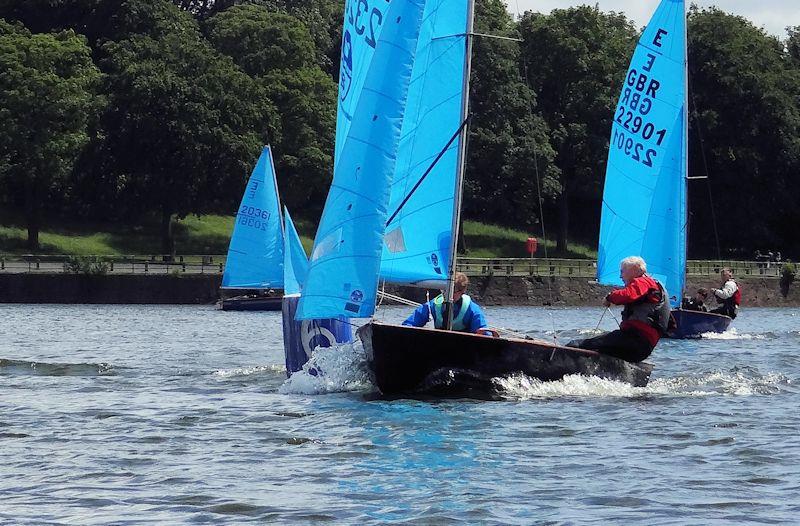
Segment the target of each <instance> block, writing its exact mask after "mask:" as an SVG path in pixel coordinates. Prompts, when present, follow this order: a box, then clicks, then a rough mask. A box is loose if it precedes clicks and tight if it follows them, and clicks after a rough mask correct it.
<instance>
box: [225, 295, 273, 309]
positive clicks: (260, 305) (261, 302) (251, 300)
mask: <svg viewBox="0 0 800 526" xmlns="http://www.w3.org/2000/svg"><path fill="white" fill-rule="evenodd" d="M282 301H283V298H282V297H281V296H263V297H262V296H257V297H253V296H235V297H233V298H225V299H223V300H222V310H236V311H279V310H281V302H282Z"/></svg>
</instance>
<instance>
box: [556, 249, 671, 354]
mask: <svg viewBox="0 0 800 526" xmlns="http://www.w3.org/2000/svg"><path fill="white" fill-rule="evenodd" d="M620 277H622V281H623V282H624V283H625V288H622V289H618V290H615V291H613V292H611V293H610V294H608V296H606V299H605V302H604V304H605V306H606V307H610V306H611V305H612V304H613V305H624V307H625V308H624V309H623V311H622V323H621V324H620V326H619V330H616V331H611V332H607V333H605V334H601V335H600V336H596V337H594V338H588V339H586V340H579V341H572V342H569V343H568V344H567V345H568V346H570V347H580V348H582V349H591V350H594V351H598V352H601V353H603V354H608V355H610V356H614V357H617V358H621V359H623V360H626V361H629V362H641V361H642V360H644V359H645V358H647V357H648V356H650V353H652V352H653V349H654V348H655V346H656V344H657V343H658V340H659V339H660V338H661V336H663V335H665V334H666V333H667V330H668V327H669V320H670V306H669V300H668V298H669V296H668V295H667V291H666V289H665V288H664V286H663V285H661V283H659V282H658V281H656V280H655V279H653V278H651V277H650V276H648V275H647V265H646V263H645V262H644V260H643V259H642V258H640V257H637V256H631V257H629V258H625V259H623V260H622V262H621V263H620Z"/></svg>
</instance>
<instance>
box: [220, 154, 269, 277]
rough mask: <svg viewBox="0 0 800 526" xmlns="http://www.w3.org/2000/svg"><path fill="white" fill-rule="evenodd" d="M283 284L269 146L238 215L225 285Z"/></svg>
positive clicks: (254, 172) (254, 173)
mask: <svg viewBox="0 0 800 526" xmlns="http://www.w3.org/2000/svg"><path fill="white" fill-rule="evenodd" d="M282 286H283V227H282V225H281V214H280V204H279V199H278V186H277V183H276V181H275V168H274V165H273V162H272V151H271V149H270V147H269V146H265V147H264V150H263V151H262V152H261V156H260V157H259V158H258V163H257V164H256V167H255V168H254V169H253V173H252V174H251V175H250V180H249V181H248V182H247V187H246V188H245V192H244V195H243V196H242V202H241V204H240V205H239V211H238V212H237V214H236V222H235V224H234V227H233V235H232V236H231V241H230V245H229V247H228V258H227V260H226V262H225V273H224V274H223V277H222V287H223V288H246V289H261V288H280V287H282Z"/></svg>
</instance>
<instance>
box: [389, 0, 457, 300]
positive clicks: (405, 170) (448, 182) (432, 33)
mask: <svg viewBox="0 0 800 526" xmlns="http://www.w3.org/2000/svg"><path fill="white" fill-rule="evenodd" d="M468 26H469V2H467V1H465V0H429V1H428V2H427V5H426V7H425V17H424V21H423V23H422V28H421V30H420V36H419V43H418V45H417V52H416V58H415V62H414V69H413V73H412V77H411V84H410V86H409V93H408V102H407V104H406V112H405V118H404V120H403V131H402V134H401V138H400V145H399V149H398V153H397V163H396V165H395V171H394V176H393V178H392V191H391V197H390V200H389V214H390V217H391V215H393V214H395V212H397V214H396V216H395V217H394V218H392V219H391V221H390V223H389V224H388V225H387V226H386V234H385V238H384V246H383V253H382V257H381V278H383V279H385V280H386V281H389V282H391V283H402V284H422V283H425V284H428V285H432V284H434V282H443V281H444V280H446V279H447V271H448V265H449V263H450V249H451V240H452V223H453V214H454V209H453V208H454V203H455V193H456V184H457V175H458V170H459V165H458V162H459V149H460V148H461V135H460V134H458V131H459V129H460V127H461V125H462V115H463V114H464V113H465V110H464V107H463V106H464V104H465V100H466V97H465V93H464V91H465V89H466V83H465V82H464V79H465V70H466V61H465V56H466V54H467V51H468V35H467V33H468ZM451 138H454V140H452V141H451ZM443 150H444V154H443V155H442V156H441V158H440V159H439V160H438V161H436V163H435V164H434V165H433V168H432V169H431V170H430V172H429V173H428V174H427V175H426V177H425V180H424V182H423V183H422V184H421V185H419V187H418V188H417V189H416V190H415V191H414V192H413V193H411V192H412V189H413V188H414V187H415V185H416V184H417V183H418V182H419V180H420V178H421V177H422V176H423V175H425V173H426V171H428V169H429V168H430V167H431V165H432V164H433V163H434V161H435V160H436V158H437V157H438V156H439V154H440V153H441V152H442V151H443ZM409 195H410V197H409ZM407 198H408V200H407V201H405V200H406V199H407ZM404 201H405V202H404ZM401 204H402V208H400V207H401ZM398 209H399V212H398Z"/></svg>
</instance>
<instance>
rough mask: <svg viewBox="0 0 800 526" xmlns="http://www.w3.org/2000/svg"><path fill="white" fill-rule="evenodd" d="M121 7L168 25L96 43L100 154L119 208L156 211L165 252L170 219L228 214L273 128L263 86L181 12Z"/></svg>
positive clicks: (156, 1)
mask: <svg viewBox="0 0 800 526" xmlns="http://www.w3.org/2000/svg"><path fill="white" fill-rule="evenodd" d="M126 4H127V7H128V8H130V7H132V6H134V5H135V6H136V7H137V8H141V9H138V10H133V9H129V10H128V11H127V13H132V14H135V13H137V12H140V13H143V14H145V16H149V15H147V13H152V12H154V11H155V12H161V13H163V14H164V15H166V16H165V18H162V19H161V20H160V22H159V23H162V24H165V25H166V26H171V27H173V28H175V29H174V30H173V31H170V32H168V33H165V34H163V35H160V36H159V37H158V38H154V37H152V36H149V35H144V34H132V35H130V36H128V37H127V38H125V39H124V40H121V41H119V42H107V43H106V44H104V45H103V47H102V53H103V55H104V56H105V58H104V60H103V62H102V64H103V67H104V69H105V70H106V71H107V73H108V84H107V89H108V91H109V92H110V93H111V97H110V106H109V110H108V112H107V113H106V114H105V115H104V117H103V128H104V130H105V132H104V138H103V144H102V146H101V147H100V148H99V150H100V151H103V152H113V155H114V158H115V162H114V166H113V167H111V168H113V170H114V172H115V176H116V177H115V182H116V185H117V186H118V188H119V189H120V190H119V196H120V202H121V203H124V206H126V207H128V208H129V209H130V208H131V207H135V209H136V210H137V211H145V210H152V211H156V212H158V213H159V214H160V215H161V237H162V249H163V251H164V253H172V252H173V251H174V244H173V236H172V217H173V215H177V217H178V218H181V217H185V216H186V215H187V214H189V213H202V212H207V211H211V210H219V209H226V210H229V209H230V207H231V206H232V205H233V203H234V202H235V200H237V199H238V198H239V197H240V196H241V189H242V187H243V185H244V181H245V180H246V177H247V175H248V173H249V172H250V170H251V168H252V164H253V162H254V160H255V159H256V157H257V154H258V151H259V149H260V146H261V145H262V144H264V143H265V142H268V141H269V139H274V138H276V137H278V134H277V131H278V130H279V125H278V124H277V122H276V121H275V120H274V116H275V114H276V111H275V108H274V107H273V106H272V105H271V104H270V103H269V101H268V99H267V97H266V95H265V92H264V89H263V88H262V87H261V86H260V85H259V84H258V83H256V82H254V81H253V80H252V79H251V78H250V77H249V76H248V75H247V74H245V73H244V72H242V71H241V70H240V69H239V68H238V67H237V66H236V65H235V64H234V63H233V61H231V59H230V58H228V57H225V56H223V55H220V54H219V53H217V52H216V51H215V50H214V49H213V48H212V47H211V46H210V45H209V44H208V43H207V42H206V41H205V40H204V39H203V38H202V37H201V35H200V32H199V28H198V27H197V24H196V23H195V22H194V21H193V20H192V19H191V17H190V15H188V14H185V13H182V12H181V11H179V10H178V9H177V8H176V7H174V6H172V5H170V4H169V3H168V2H166V1H162V0H129V1H128V2H126ZM147 4H152V5H151V7H152V8H158V9H157V10H154V9H145V8H146V6H147ZM164 6H168V7H169V9H165V8H164ZM128 23H129V24H132V25H133V26H136V20H135V17H134V18H132V19H131V20H129V22H128Z"/></svg>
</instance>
